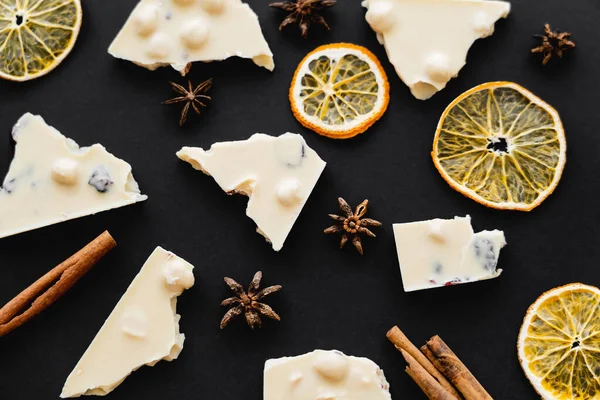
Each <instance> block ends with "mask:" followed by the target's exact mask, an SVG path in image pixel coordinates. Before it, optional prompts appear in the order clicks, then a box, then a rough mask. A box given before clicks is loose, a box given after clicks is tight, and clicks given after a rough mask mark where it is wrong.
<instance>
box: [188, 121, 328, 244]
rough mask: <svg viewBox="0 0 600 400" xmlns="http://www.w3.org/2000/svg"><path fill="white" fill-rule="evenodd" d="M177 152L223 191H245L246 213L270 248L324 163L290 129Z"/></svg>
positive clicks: (294, 216) (278, 241) (278, 240)
mask: <svg viewBox="0 0 600 400" xmlns="http://www.w3.org/2000/svg"><path fill="white" fill-rule="evenodd" d="M177 157H179V158H180V159H181V160H183V161H186V162H188V163H190V164H191V165H192V167H194V169H197V170H200V171H202V172H204V173H205V174H207V175H210V176H212V177H213V178H214V180H215V181H216V182H217V183H218V184H219V186H220V187H221V188H222V189H223V190H224V191H225V192H226V193H227V194H234V193H240V194H244V195H246V196H248V197H250V199H249V201H248V207H247V209H246V215H248V217H250V218H252V220H254V222H255V223H256V226H257V232H258V233H260V234H261V235H263V236H264V237H265V238H266V239H267V241H269V242H270V243H271V244H272V246H273V250H275V251H279V250H280V249H281V248H282V247H283V244H284V242H285V240H286V238H287V236H288V234H289V232H290V231H291V229H292V227H293V225H294V223H295V222H296V219H297V218H298V216H299V215H300V212H301V211H302V208H303V207H304V205H305V204H306V201H307V200H308V197H309V196H310V194H311V192H312V190H313V188H314V187H315V185H316V184H317V181H318V179H319V177H320V176H321V173H322V172H323V169H324V168H325V165H326V163H325V161H323V160H322V159H321V158H320V157H319V155H318V154H317V153H316V152H315V151H314V150H312V149H311V148H310V147H308V145H307V144H306V142H305V141H304V139H303V138H302V136H300V135H298V134H295V133H289V132H288V133H285V134H283V135H281V136H278V137H274V136H269V135H266V134H263V133H257V134H254V135H252V136H251V137H250V138H249V139H247V140H240V141H233V142H221V143H215V144H213V145H212V147H211V148H210V150H208V151H205V150H203V149H201V148H199V147H184V148H182V149H181V150H180V151H179V152H177Z"/></svg>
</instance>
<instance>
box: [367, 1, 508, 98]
mask: <svg viewBox="0 0 600 400" xmlns="http://www.w3.org/2000/svg"><path fill="white" fill-rule="evenodd" d="M363 6H365V7H366V8H367V9H368V10H367V14H366V19H367V22H368V23H369V25H371V28H372V29H373V30H374V31H375V32H376V33H377V38H378V39H379V41H380V42H381V43H382V44H383V45H384V46H385V50H386V52H387V55H388V58H389V59H390V62H391V63H392V64H393V65H394V68H395V69H396V72H397V73H398V75H399V76H400V79H402V81H404V83H405V84H406V85H407V86H408V87H409V88H410V91H411V92H412V94H413V95H414V96H415V97H416V98H417V99H420V100H426V99H428V98H430V97H431V96H433V95H434V94H435V93H437V92H439V91H440V90H442V89H443V88H445V87H446V84H447V83H448V81H450V79H452V78H454V77H456V76H458V72H459V71H460V69H461V68H462V67H463V66H464V65H465V63H466V59H467V53H468V51H469V49H470V48H471V46H472V45H473V42H475V40H477V39H480V38H485V37H488V36H490V35H491V34H492V33H494V24H495V23H496V21H498V20H499V19H500V18H506V17H507V16H508V13H509V12H510V3H508V2H505V1H488V0H365V1H364V2H363Z"/></svg>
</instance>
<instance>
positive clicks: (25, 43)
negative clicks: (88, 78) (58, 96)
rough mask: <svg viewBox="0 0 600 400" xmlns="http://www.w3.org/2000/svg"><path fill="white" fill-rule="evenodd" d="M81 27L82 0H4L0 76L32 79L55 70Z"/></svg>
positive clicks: (0, 22)
mask: <svg viewBox="0 0 600 400" xmlns="http://www.w3.org/2000/svg"><path fill="white" fill-rule="evenodd" d="M80 26H81V3H80V0H0V78H4V79H9V80H13V81H28V80H30V79H35V78H38V77H40V76H43V75H45V74H47V73H48V72H50V71H52V70H53V69H54V68H56V66H58V64H60V63H61V62H62V60H64V59H65V57H66V56H67V55H68V54H69V52H70V51H71V49H72V48H73V46H74V44H75V40H76V39H77V35H78V34H79V28H80Z"/></svg>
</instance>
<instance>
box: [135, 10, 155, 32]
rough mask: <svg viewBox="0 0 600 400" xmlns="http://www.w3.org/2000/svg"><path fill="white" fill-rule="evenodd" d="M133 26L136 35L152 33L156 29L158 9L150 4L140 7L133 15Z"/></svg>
mask: <svg viewBox="0 0 600 400" xmlns="http://www.w3.org/2000/svg"><path fill="white" fill-rule="evenodd" d="M133 24H134V25H135V30H136V32H137V33H138V35H141V36H147V35H149V34H151V33H153V32H154V31H155V30H156V28H157V27H158V8H157V7H156V6H154V5H151V4H145V5H142V6H141V7H139V8H138V9H137V10H136V11H135V13H134V14H133Z"/></svg>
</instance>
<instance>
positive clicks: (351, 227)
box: [324, 197, 381, 255]
mask: <svg viewBox="0 0 600 400" xmlns="http://www.w3.org/2000/svg"><path fill="white" fill-rule="evenodd" d="M338 203H339V206H340V210H341V211H342V213H343V214H344V216H341V215H335V214H329V217H330V218H331V219H333V220H334V221H336V224H335V225H332V226H330V227H329V228H327V229H325V231H324V233H326V234H330V233H338V232H341V233H342V240H341V242H340V249H341V248H343V247H344V245H346V243H347V242H348V241H349V240H352V244H353V245H354V247H355V248H356V250H358V252H359V253H360V255H362V254H363V247H362V241H361V239H360V234H365V235H367V236H370V237H375V234H374V233H373V232H371V230H370V229H369V227H373V226H381V222H379V221H375V220H374V219H371V218H363V217H364V215H365V214H366V213H367V204H369V200H364V201H363V202H362V203H360V204H359V205H358V207H356V211H354V212H352V208H351V207H350V205H349V204H348V203H347V202H346V200H344V199H342V198H341V197H340V198H338Z"/></svg>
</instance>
